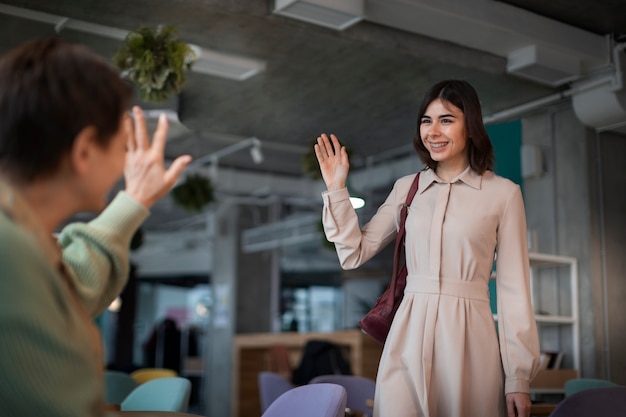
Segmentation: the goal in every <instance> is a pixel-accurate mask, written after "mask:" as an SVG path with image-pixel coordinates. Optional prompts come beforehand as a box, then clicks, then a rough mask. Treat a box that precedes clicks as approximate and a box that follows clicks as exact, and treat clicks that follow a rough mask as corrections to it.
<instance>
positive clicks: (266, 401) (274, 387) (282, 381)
mask: <svg viewBox="0 0 626 417" xmlns="http://www.w3.org/2000/svg"><path fill="white" fill-rule="evenodd" d="M258 382H259V397H260V399H261V413H264V412H265V411H266V410H267V409H268V408H269V406H270V405H271V404H272V403H273V402H274V401H275V400H276V399H277V398H278V397H280V396H281V395H282V394H284V393H285V392H287V391H289V390H290V389H292V388H295V385H293V384H292V383H291V381H289V380H288V379H287V378H285V377H284V376H282V375H280V374H277V373H275V372H268V371H264V372H260V373H259V377H258Z"/></svg>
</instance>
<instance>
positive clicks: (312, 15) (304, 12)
mask: <svg viewBox="0 0 626 417" xmlns="http://www.w3.org/2000/svg"><path fill="white" fill-rule="evenodd" d="M274 13H276V14H279V15H282V16H287V17H291V18H293V19H298V20H302V21H305V22H308V23H313V24H316V25H320V26H324V27H327V28H331V29H335V30H344V29H346V28H348V27H350V26H352V25H354V24H356V23H358V22H359V21H361V20H362V19H363V0H276V2H275V4H274Z"/></svg>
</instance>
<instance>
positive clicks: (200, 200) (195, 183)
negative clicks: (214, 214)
mask: <svg viewBox="0 0 626 417" xmlns="http://www.w3.org/2000/svg"><path fill="white" fill-rule="evenodd" d="M172 198H173V199H174V202H175V203H176V204H178V205H179V206H181V207H182V208H184V209H185V210H187V211H192V212H200V211H202V209H203V208H204V206H206V205H207V204H209V203H212V202H213V201H215V196H214V194H213V184H211V181H210V180H209V179H208V178H207V177H205V176H203V175H199V174H191V175H189V176H187V178H186V179H185V181H183V183H182V184H180V185H177V186H176V187H174V189H173V190H172Z"/></svg>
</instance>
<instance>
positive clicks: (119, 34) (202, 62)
mask: <svg viewBox="0 0 626 417" xmlns="http://www.w3.org/2000/svg"><path fill="white" fill-rule="evenodd" d="M0 13H2V14H7V15H10V16H15V17H19V18H23V19H29V20H34V21H38V22H43V23H49V24H52V25H53V26H54V28H55V31H56V32H57V33H58V32H60V31H61V30H63V29H71V30H76V31H80V32H85V33H90V34H93V35H98V36H103V37H106V38H111V39H118V40H123V39H124V38H126V35H128V33H129V31H127V30H124V29H119V28H116V27H112V26H105V25H100V24H97V23H91V22H86V21H84V20H77V19H71V18H68V17H65V16H59V15H54V14H50V13H43V12H38V11H36V10H30V9H24V8H21V7H15V6H11V5H7V4H2V3H0ZM190 46H191V47H192V48H193V50H194V52H195V53H196V56H197V59H198V60H197V61H196V62H195V63H194V64H193V66H192V71H193V72H198V73H201V74H208V75H213V76H216V77H222V78H227V79H231V80H236V81H243V80H246V79H248V78H250V77H252V76H254V75H256V74H258V73H259V72H261V71H263V70H264V69H265V62H264V61H261V60H257V59H252V58H247V57H242V56H237V55H231V54H226V53H223V52H218V51H210V50H208V49H204V48H201V47H199V46H197V45H190Z"/></svg>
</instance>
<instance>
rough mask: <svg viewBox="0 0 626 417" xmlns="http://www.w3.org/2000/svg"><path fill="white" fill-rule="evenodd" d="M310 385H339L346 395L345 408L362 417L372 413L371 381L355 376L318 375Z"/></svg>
mask: <svg viewBox="0 0 626 417" xmlns="http://www.w3.org/2000/svg"><path fill="white" fill-rule="evenodd" d="M309 383H310V384H319V383H331V384H338V385H341V386H342V387H344V388H345V389H346V393H347V395H348V401H347V407H348V408H349V409H350V410H352V411H358V412H360V413H362V414H363V415H364V416H371V415H372V414H373V412H374V410H373V404H374V392H375V391H376V382H375V381H374V380H372V379H369V378H365V377H363V376H357V375H320V376H317V377H315V378H313V379H312V380H311V381H310V382H309Z"/></svg>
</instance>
